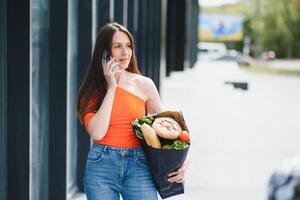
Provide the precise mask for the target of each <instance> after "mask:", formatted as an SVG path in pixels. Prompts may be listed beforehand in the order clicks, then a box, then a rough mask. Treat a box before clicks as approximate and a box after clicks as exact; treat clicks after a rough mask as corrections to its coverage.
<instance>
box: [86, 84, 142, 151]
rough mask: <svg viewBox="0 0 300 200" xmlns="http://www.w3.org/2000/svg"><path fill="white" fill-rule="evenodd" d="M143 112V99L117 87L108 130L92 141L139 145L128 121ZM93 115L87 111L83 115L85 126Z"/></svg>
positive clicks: (126, 146) (125, 145)
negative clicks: (100, 137) (99, 138)
mask: <svg viewBox="0 0 300 200" xmlns="http://www.w3.org/2000/svg"><path fill="white" fill-rule="evenodd" d="M145 113H146V109H145V101H144V100H143V99H141V98H140V97H138V96H136V95H135V94H133V93H131V92H129V91H127V90H125V89H123V88H121V87H117V88H116V91H115V97H114V102H113V107H112V112H111V117H110V123H109V127H108V130H107V132H106V134H105V136H104V137H103V138H102V139H101V140H94V141H93V143H95V144H103V145H109V146H112V147H116V148H134V147H140V141H139V140H138V139H137V137H136V136H135V133H134V132H133V130H132V127H131V124H130V122H132V121H134V120H135V119H136V118H140V117H143V116H145ZM94 115H95V113H93V112H89V113H87V114H86V115H85V116H84V117H83V122H84V125H85V126H86V127H87V126H88V123H89V122H90V120H91V118H92V117H93V116H94Z"/></svg>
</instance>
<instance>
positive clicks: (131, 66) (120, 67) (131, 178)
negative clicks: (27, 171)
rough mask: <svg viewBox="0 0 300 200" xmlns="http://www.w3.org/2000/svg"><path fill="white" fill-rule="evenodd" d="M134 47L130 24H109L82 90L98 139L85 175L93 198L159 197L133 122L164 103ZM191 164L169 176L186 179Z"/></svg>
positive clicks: (83, 112)
mask: <svg viewBox="0 0 300 200" xmlns="http://www.w3.org/2000/svg"><path fill="white" fill-rule="evenodd" d="M134 48H135V47H134V41H133V38H132V36H131V34H130V33H129V32H128V30H127V29H126V28H125V27H124V26H122V25H120V24H118V23H109V24H106V25H105V26H104V27H103V28H102V29H101V30H100V32H99V34H98V36H97V40H96V44H95V49H94V52H93V57H92V60H91V63H90V66H89V69H88V71H87V74H86V77H85V79H84V81H83V83H82V85H81V87H80V89H79V92H78V104H77V112H78V115H79V117H80V119H81V121H82V122H83V124H84V126H85V129H86V131H87V132H88V133H89V134H90V136H91V137H92V139H93V145H92V148H91V150H90V152H89V154H88V159H87V164H86V171H85V180H84V187H85V192H86V195H87V198H88V199H89V200H95V199H101V200H106V199H107V200H115V199H119V195H120V194H121V195H122V198H123V199H124V200H133V199H137V200H141V199H147V200H153V199H157V192H156V188H155V186H154V183H153V180H152V178H151V174H150V171H149V168H148V165H147V161H146V159H145V156H144V153H143V151H142V149H141V147H140V142H139V140H138V139H137V138H136V136H135V135H134V132H133V130H132V128H131V125H130V121H133V120H134V119H136V118H138V117H143V116H144V115H145V114H146V113H157V112H161V111H163V106H162V104H161V101H160V97H159V93H158V91H157V89H156V87H155V85H154V83H153V81H152V80H151V79H150V78H147V77H145V76H142V75H140V73H139V70H138V66H137V62H136V56H135V51H134ZM105 50H107V51H108V52H109V54H110V56H111V59H110V60H109V61H108V62H105V60H102V55H103V53H104V51H105ZM115 69H117V70H115ZM187 165H188V164H187V163H185V164H184V165H183V166H182V167H181V168H180V169H179V170H178V171H176V172H173V173H171V174H170V178H169V181H170V182H181V181H183V178H184V173H185V170H186V168H187ZM171 176H172V177H171Z"/></svg>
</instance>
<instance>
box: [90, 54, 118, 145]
mask: <svg viewBox="0 0 300 200" xmlns="http://www.w3.org/2000/svg"><path fill="white" fill-rule="evenodd" d="M117 64H118V63H115V62H114V58H113V59H111V60H110V61H109V62H107V63H102V66H103V73H104V76H105V79H106V82H107V85H108V89H107V92H106V94H105V96H104V99H103V101H102V103H101V105H100V108H99V110H98V111H97V112H96V113H95V115H94V116H93V117H92V118H91V120H90V121H89V123H88V124H87V126H86V130H87V132H88V133H89V134H90V135H91V137H92V138H93V140H101V139H102V138H103V137H104V136H105V134H106V132H107V130H108V127H109V122H110V116H111V111H112V107H113V101H114V97H115V91H116V88H117V82H116V79H115V74H116V71H112V69H113V67H114V66H116V65H117Z"/></svg>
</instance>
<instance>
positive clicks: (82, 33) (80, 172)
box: [74, 0, 92, 192]
mask: <svg viewBox="0 0 300 200" xmlns="http://www.w3.org/2000/svg"><path fill="white" fill-rule="evenodd" d="M78 5H79V6H78V7H79V8H80V9H78V30H77V33H78V38H77V42H78V62H77V63H78V68H77V74H78V77H77V80H78V81H77V89H79V86H80V84H81V83H82V81H83V79H84V76H85V73H86V71H87V68H88V65H89V63H90V60H91V54H92V20H91V19H92V1H86V0H79V4H78ZM74 109H75V108H74ZM89 149H90V137H89V136H88V134H87V133H86V132H85V130H84V129H83V126H82V124H81V123H80V122H79V121H78V120H77V185H78V188H79V191H81V192H83V190H84V189H83V178H84V170H85V162H86V157H87V154H88V151H89Z"/></svg>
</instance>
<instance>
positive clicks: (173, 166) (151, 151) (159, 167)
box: [139, 111, 189, 199]
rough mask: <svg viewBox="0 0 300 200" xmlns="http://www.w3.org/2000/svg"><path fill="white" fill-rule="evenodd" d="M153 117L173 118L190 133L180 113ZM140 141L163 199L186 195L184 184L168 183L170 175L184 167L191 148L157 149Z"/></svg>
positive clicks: (174, 112) (163, 113)
mask: <svg viewBox="0 0 300 200" xmlns="http://www.w3.org/2000/svg"><path fill="white" fill-rule="evenodd" d="M153 117H154V118H157V117H171V118H173V119H174V120H176V121H177V122H178V124H179V125H180V126H181V128H182V130H186V131H188V128H187V126H186V123H185V121H184V118H183V115H182V113H180V112H176V111H166V112H162V113H158V114H156V115H154V116H153ZM139 139H140V138H139ZM140 141H141V144H142V148H143V150H144V152H145V155H146V158H147V161H148V165H149V168H150V171H151V173H152V177H153V179H154V182H155V185H156V187H157V191H158V193H159V194H160V196H161V198H162V199H165V198H168V197H172V196H175V195H178V194H182V193H184V183H171V182H169V181H168V178H170V177H168V175H169V174H170V173H171V172H173V171H176V170H178V169H179V168H180V167H181V166H182V165H183V163H184V161H185V160H186V157H187V154H188V151H189V147H187V148H184V149H157V148H153V147H151V146H148V145H147V143H146V141H145V140H140Z"/></svg>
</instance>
